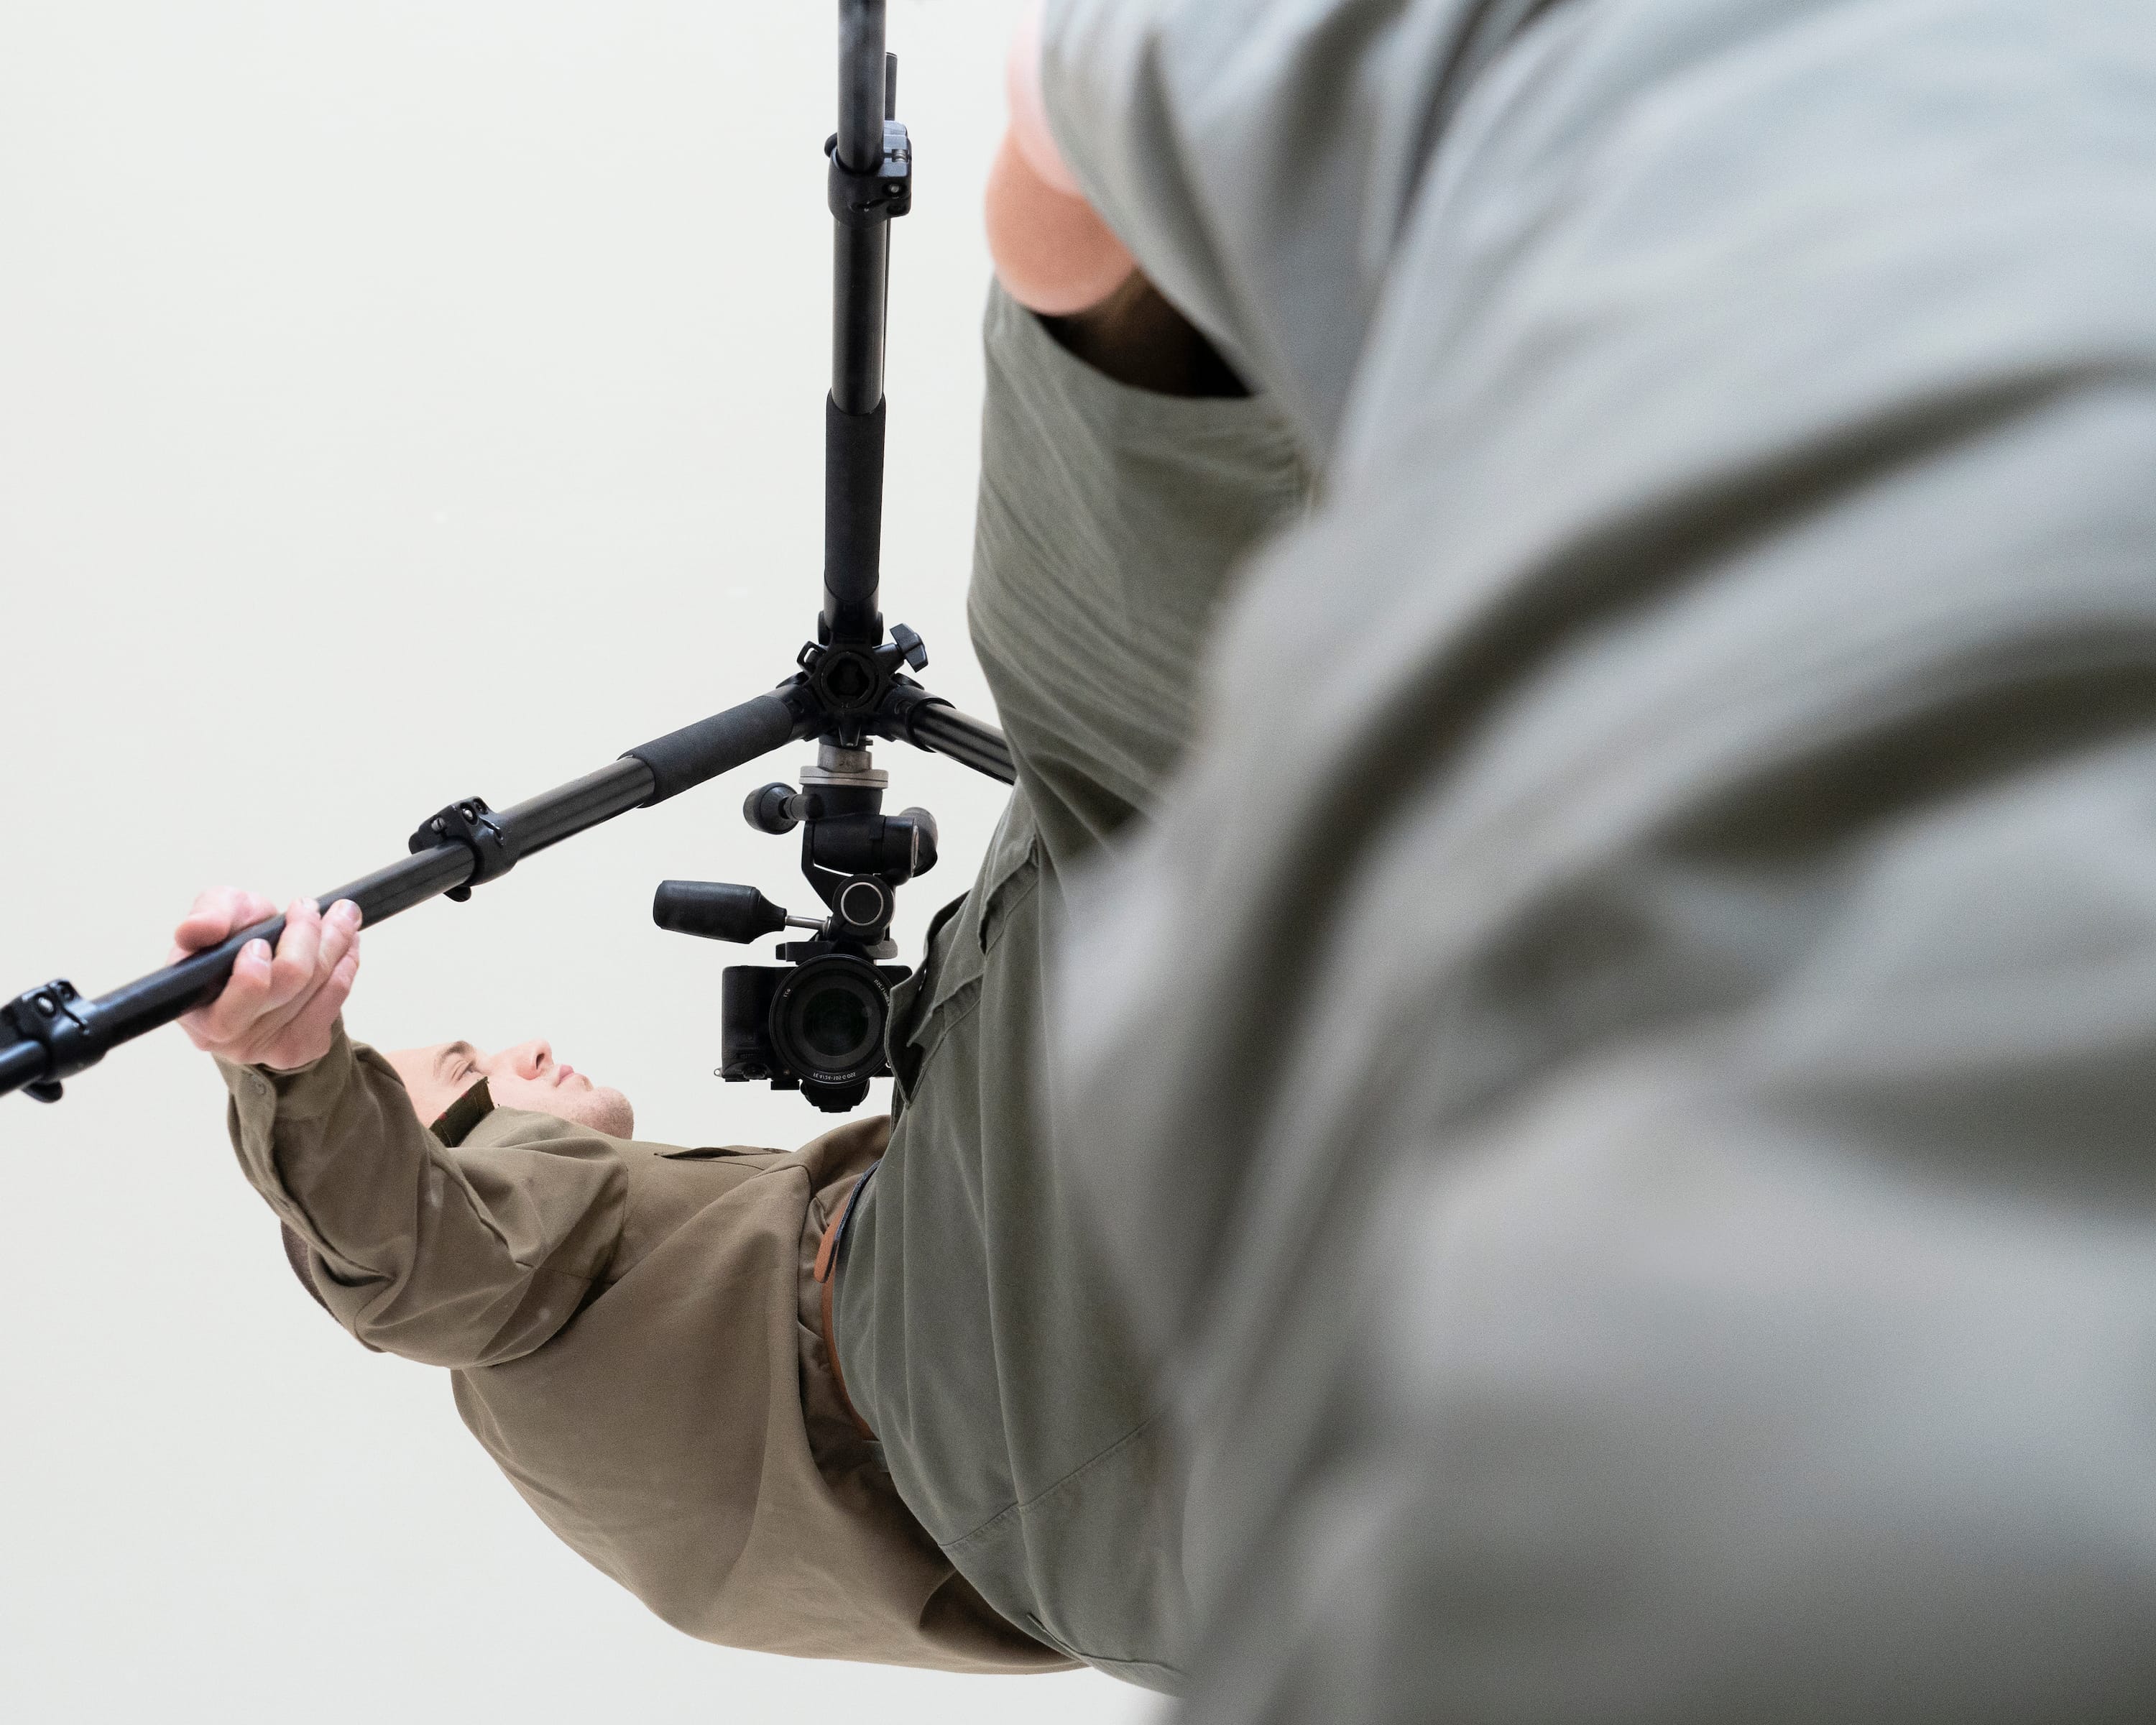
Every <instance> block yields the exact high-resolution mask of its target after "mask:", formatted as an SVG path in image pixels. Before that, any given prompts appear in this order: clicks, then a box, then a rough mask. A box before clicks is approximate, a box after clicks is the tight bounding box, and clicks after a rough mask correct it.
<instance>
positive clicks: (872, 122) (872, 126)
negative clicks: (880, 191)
mask: <svg viewBox="0 0 2156 1725" xmlns="http://www.w3.org/2000/svg"><path fill="white" fill-rule="evenodd" d="M883 4H884V0H839V161H841V162H844V163H845V165H846V166H847V167H850V168H851V169H852V170H853V171H854V172H855V173H861V174H865V173H870V172H874V171H875V167H876V165H877V164H878V163H879V162H881V161H882V160H883V119H884V95H885V72H884V64H883V52H884V50H883Z"/></svg>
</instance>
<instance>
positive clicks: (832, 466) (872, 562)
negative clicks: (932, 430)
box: [824, 397, 884, 642]
mask: <svg viewBox="0 0 2156 1725" xmlns="http://www.w3.org/2000/svg"><path fill="white" fill-rule="evenodd" d="M883 409H884V404H883V403H881V402H878V403H876V404H875V412H874V413H842V412H841V411H840V410H839V404H838V403H836V402H834V401H832V400H831V399H829V398H828V397H827V398H825V399H824V619H825V621H826V622H827V623H828V624H829V625H830V626H831V634H832V639H834V640H851V641H855V642H860V641H864V640H866V641H871V642H872V641H874V640H875V639H877V638H878V637H879V636H880V634H881V633H882V631H881V629H880V628H879V627H878V626H877V625H876V623H875V609H876V590H877V588H878V587H879V585H880V583H881V580H882V574H881V562H882V555H883V423H884V413H883Z"/></svg>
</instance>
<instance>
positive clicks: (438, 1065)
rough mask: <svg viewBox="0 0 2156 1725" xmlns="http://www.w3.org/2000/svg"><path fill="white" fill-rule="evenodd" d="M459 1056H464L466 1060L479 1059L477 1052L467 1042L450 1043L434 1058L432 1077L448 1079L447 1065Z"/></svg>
mask: <svg viewBox="0 0 2156 1725" xmlns="http://www.w3.org/2000/svg"><path fill="white" fill-rule="evenodd" d="M457 1055H464V1056H465V1058H466V1059H467V1060H476V1059H477V1058H478V1057H479V1050H477V1049H475V1048H474V1047H473V1046H472V1045H471V1044H470V1043H469V1042H452V1043H450V1044H449V1046H448V1047H446V1048H444V1050H442V1051H441V1052H440V1053H439V1054H438V1055H435V1056H434V1076H436V1077H437V1078H446V1077H448V1076H449V1063H450V1061H451V1060H454V1058H455V1057H456V1056H457Z"/></svg>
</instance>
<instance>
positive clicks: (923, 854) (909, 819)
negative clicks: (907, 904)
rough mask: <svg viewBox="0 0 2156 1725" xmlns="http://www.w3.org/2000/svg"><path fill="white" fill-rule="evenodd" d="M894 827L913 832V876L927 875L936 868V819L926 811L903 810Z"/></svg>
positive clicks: (911, 871)
mask: <svg viewBox="0 0 2156 1725" xmlns="http://www.w3.org/2000/svg"><path fill="white" fill-rule="evenodd" d="M891 824H892V825H893V826H905V827H907V828H910V829H911V831H912V835H913V839H912V848H913V866H912V868H911V870H910V871H909V873H910V874H912V875H925V874H927V872H928V871H929V870H931V869H932V868H934V867H935V866H936V817H935V816H934V815H932V814H930V813H929V812H928V811H927V809H901V810H900V811H899V813H898V816H897V819H896V820H894V821H892V822H891Z"/></svg>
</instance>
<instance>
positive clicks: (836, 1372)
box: [815, 1174, 875, 1443]
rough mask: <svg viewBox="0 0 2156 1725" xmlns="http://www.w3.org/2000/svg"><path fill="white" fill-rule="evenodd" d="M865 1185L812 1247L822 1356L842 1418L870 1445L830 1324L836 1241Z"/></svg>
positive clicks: (852, 1193) (856, 1188)
mask: <svg viewBox="0 0 2156 1725" xmlns="http://www.w3.org/2000/svg"><path fill="white" fill-rule="evenodd" d="M867 1183H868V1176H867V1175H865V1174H864V1175H863V1176H862V1177H861V1178H860V1179H858V1180H856V1181H855V1182H854V1189H853V1190H852V1191H850V1192H849V1193H848V1194H846V1201H845V1202H844V1204H840V1205H839V1213H838V1214H837V1215H835V1216H834V1217H832V1218H831V1225H830V1226H829V1227H828V1228H826V1229H825V1230H824V1238H823V1239H822V1240H821V1241H819V1243H818V1245H817V1247H816V1270H815V1276H816V1280H817V1281H820V1282H821V1283H823V1284H824V1355H825V1357H826V1358H829V1361H830V1362H831V1381H832V1382H833V1383H834V1384H837V1385H838V1386H839V1402H840V1403H841V1404H843V1405H844V1408H845V1410H846V1417H847V1418H848V1419H849V1420H852V1421H853V1422H854V1430H855V1431H857V1432H859V1433H860V1435H862V1436H863V1437H865V1438H866V1439H867V1440H869V1441H870V1443H874V1442H875V1431H874V1430H871V1429H870V1425H869V1423H868V1421H867V1420H864V1419H862V1418H861V1414H860V1409H858V1408H856V1407H855V1405H854V1399H853V1397H852V1396H850V1395H849V1394H847V1393H846V1373H845V1370H844V1368H843V1367H841V1366H840V1365H839V1332H838V1328H837V1326H836V1325H834V1323H833V1322H832V1321H831V1301H832V1297H833V1296H834V1295H835V1294H836V1293H837V1292H838V1291H839V1279H838V1277H837V1276H836V1275H834V1273H833V1272H834V1271H836V1270H837V1269H838V1267H839V1236H840V1235H843V1234H844V1232H845V1230H846V1218H847V1217H848V1216H850V1215H851V1214H853V1209H854V1200H855V1199H856V1198H858V1197H860V1194H861V1188H862V1187H864V1186H865V1185H866V1184H867Z"/></svg>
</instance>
